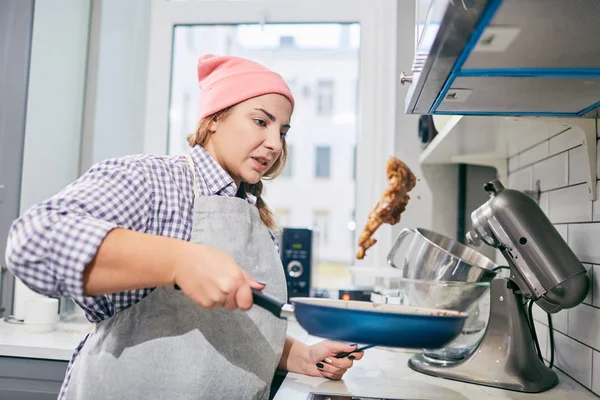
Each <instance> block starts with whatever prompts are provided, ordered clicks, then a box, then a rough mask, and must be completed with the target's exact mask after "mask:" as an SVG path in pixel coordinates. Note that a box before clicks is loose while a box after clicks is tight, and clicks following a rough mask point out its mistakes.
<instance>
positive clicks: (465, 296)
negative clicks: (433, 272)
mask: <svg viewBox="0 0 600 400" xmlns="http://www.w3.org/2000/svg"><path fill="white" fill-rule="evenodd" d="M397 283H398V285H399V286H398V289H397V290H394V291H387V292H386V294H385V295H384V296H382V297H380V300H379V301H380V302H385V303H394V304H403V305H407V306H416V307H427V308H437V309H445V310H454V311H460V312H466V313H467V314H468V315H469V317H468V318H467V321H466V323H465V326H464V327H463V330H462V332H461V334H460V335H459V336H458V337H457V338H456V339H454V340H453V341H452V342H450V343H449V344H447V345H446V346H445V347H444V348H441V349H423V355H424V357H425V359H426V360H427V361H429V362H430V363H432V364H439V365H450V364H453V363H455V362H459V361H461V360H464V359H465V358H467V357H468V356H469V355H470V354H471V353H472V352H473V351H474V350H475V349H476V348H477V346H478V345H479V342H480V341H481V339H482V338H483V335H484V333H485V330H486V328H487V324H488V321H489V314H490V300H491V299H490V283H489V282H448V281H428V280H419V279H406V278H400V279H399V280H398V281H397Z"/></svg>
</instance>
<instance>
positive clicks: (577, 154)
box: [569, 146, 588, 194]
mask: <svg viewBox="0 0 600 400" xmlns="http://www.w3.org/2000/svg"><path fill="white" fill-rule="evenodd" d="M587 165H588V163H587V154H586V151H585V147H583V146H579V147H576V148H574V149H573V150H569V185H576V184H578V183H583V182H587V176H588V166H587ZM586 194H587V193H586Z"/></svg>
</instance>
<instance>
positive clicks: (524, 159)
mask: <svg viewBox="0 0 600 400" xmlns="http://www.w3.org/2000/svg"><path fill="white" fill-rule="evenodd" d="M548 148H549V146H548V141H545V142H542V143H540V144H538V145H537V146H535V147H533V148H531V149H529V150H526V151H524V152H523V153H521V154H519V165H521V166H526V165H530V164H533V163H535V162H537V161H539V160H541V159H543V158H547V157H548V154H549V153H548Z"/></svg>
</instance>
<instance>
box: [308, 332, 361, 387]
mask: <svg viewBox="0 0 600 400" xmlns="http://www.w3.org/2000/svg"><path fill="white" fill-rule="evenodd" d="M356 348H357V346H356V345H348V344H345V343H339V342H332V341H329V340H325V341H322V342H319V343H316V344H314V345H312V346H308V349H307V350H308V351H307V355H306V364H305V367H304V368H305V374H306V375H310V376H320V377H324V378H328V379H333V380H339V379H342V376H343V375H344V374H345V373H346V371H347V370H348V369H349V368H351V367H352V364H353V363H354V361H355V360H360V359H361V358H362V357H363V355H364V353H363V352H362V351H360V352H356V353H352V354H350V355H349V356H348V357H344V358H335V355H336V354H339V353H343V352H352V351H354V350H356Z"/></svg>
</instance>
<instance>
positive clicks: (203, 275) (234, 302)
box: [173, 243, 264, 310]
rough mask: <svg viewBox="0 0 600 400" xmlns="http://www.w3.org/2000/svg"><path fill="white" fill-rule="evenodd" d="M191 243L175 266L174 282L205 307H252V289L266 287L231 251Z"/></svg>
mask: <svg viewBox="0 0 600 400" xmlns="http://www.w3.org/2000/svg"><path fill="white" fill-rule="evenodd" d="M189 245H190V246H188V247H187V249H186V250H187V251H185V252H182V253H181V257H179V262H178V263H177V265H176V267H175V269H174V273H173V283H174V284H177V285H178V286H179V287H180V288H181V290H183V292H184V293H185V294H186V295H187V296H188V297H190V298H191V299H192V300H193V301H194V302H195V303H196V304H198V305H199V306H201V307H204V308H212V307H219V306H220V307H226V308H228V309H229V310H235V309H236V308H240V309H242V310H248V309H249V308H250V307H252V291H251V290H250V288H254V289H258V290H262V289H264V285H263V284H261V283H258V282H256V281H255V280H254V279H252V277H250V275H248V273H247V272H246V271H244V270H243V269H241V268H240V267H239V266H238V265H237V263H236V262H235V260H234V259H233V258H232V257H231V256H229V255H228V254H226V253H224V252H222V251H220V250H217V249H215V248H212V247H209V246H205V245H202V244H196V243H189Z"/></svg>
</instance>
